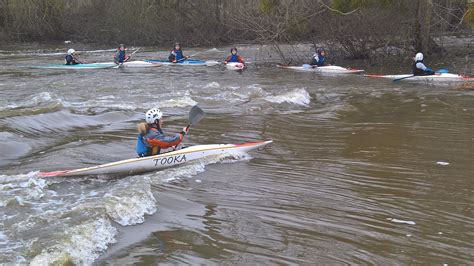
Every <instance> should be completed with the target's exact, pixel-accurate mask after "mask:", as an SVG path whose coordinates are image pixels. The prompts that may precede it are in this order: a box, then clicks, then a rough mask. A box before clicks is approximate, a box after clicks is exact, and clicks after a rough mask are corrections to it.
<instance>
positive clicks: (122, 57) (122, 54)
mask: <svg viewBox="0 0 474 266" xmlns="http://www.w3.org/2000/svg"><path fill="white" fill-rule="evenodd" d="M125 59H126V54H125V50H124V51H120V50H117V52H116V53H115V61H116V62H119V63H123V62H124V61H125Z"/></svg>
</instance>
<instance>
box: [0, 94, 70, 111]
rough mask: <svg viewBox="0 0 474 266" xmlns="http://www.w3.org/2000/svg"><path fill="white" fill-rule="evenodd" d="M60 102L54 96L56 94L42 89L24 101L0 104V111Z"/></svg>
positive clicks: (60, 102)
mask: <svg viewBox="0 0 474 266" xmlns="http://www.w3.org/2000/svg"><path fill="white" fill-rule="evenodd" d="M44 103H48V104H62V101H61V100H60V99H58V98H57V97H56V95H54V94H52V93H49V92H47V91H43V92H40V93H37V94H34V95H32V96H30V97H28V98H27V99H26V100H24V101H20V102H18V103H16V104H14V103H13V104H8V105H6V106H0V111H3V110H10V109H18V108H34V107H38V105H40V104H44Z"/></svg>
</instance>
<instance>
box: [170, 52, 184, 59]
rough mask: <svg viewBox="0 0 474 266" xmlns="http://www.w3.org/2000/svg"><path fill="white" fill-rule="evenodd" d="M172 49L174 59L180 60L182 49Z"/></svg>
mask: <svg viewBox="0 0 474 266" xmlns="http://www.w3.org/2000/svg"><path fill="white" fill-rule="evenodd" d="M173 51H174V52H175V53H176V56H175V58H176V61H179V60H181V59H183V58H184V56H183V51H182V50H181V49H179V50H173Z"/></svg>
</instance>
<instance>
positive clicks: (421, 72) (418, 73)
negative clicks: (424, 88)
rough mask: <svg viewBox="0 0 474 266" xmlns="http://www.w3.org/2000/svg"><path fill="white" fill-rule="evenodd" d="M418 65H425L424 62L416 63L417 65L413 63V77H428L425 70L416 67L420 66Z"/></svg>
mask: <svg viewBox="0 0 474 266" xmlns="http://www.w3.org/2000/svg"><path fill="white" fill-rule="evenodd" d="M418 63H423V60H418V61H415V63H413V65H412V71H413V75H415V76H425V75H428V73H426V72H425V71H424V70H423V69H421V68H418V67H416V64H418Z"/></svg>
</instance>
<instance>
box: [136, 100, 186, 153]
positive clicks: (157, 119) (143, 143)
mask: <svg viewBox="0 0 474 266" xmlns="http://www.w3.org/2000/svg"><path fill="white" fill-rule="evenodd" d="M145 121H146V123H140V124H138V132H139V134H138V139H137V147H136V150H137V153H138V156H140V157H144V156H151V155H157V154H160V153H163V152H166V151H167V150H170V149H171V150H174V149H175V148H176V147H177V146H178V145H179V144H181V142H182V141H183V137H184V136H185V135H186V134H187V133H188V131H189V128H187V127H184V128H183V130H182V131H181V132H180V133H178V134H175V135H172V136H171V135H165V134H164V133H163V113H162V112H161V110H160V109H158V108H152V109H150V110H148V111H147V112H146V113H145Z"/></svg>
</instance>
